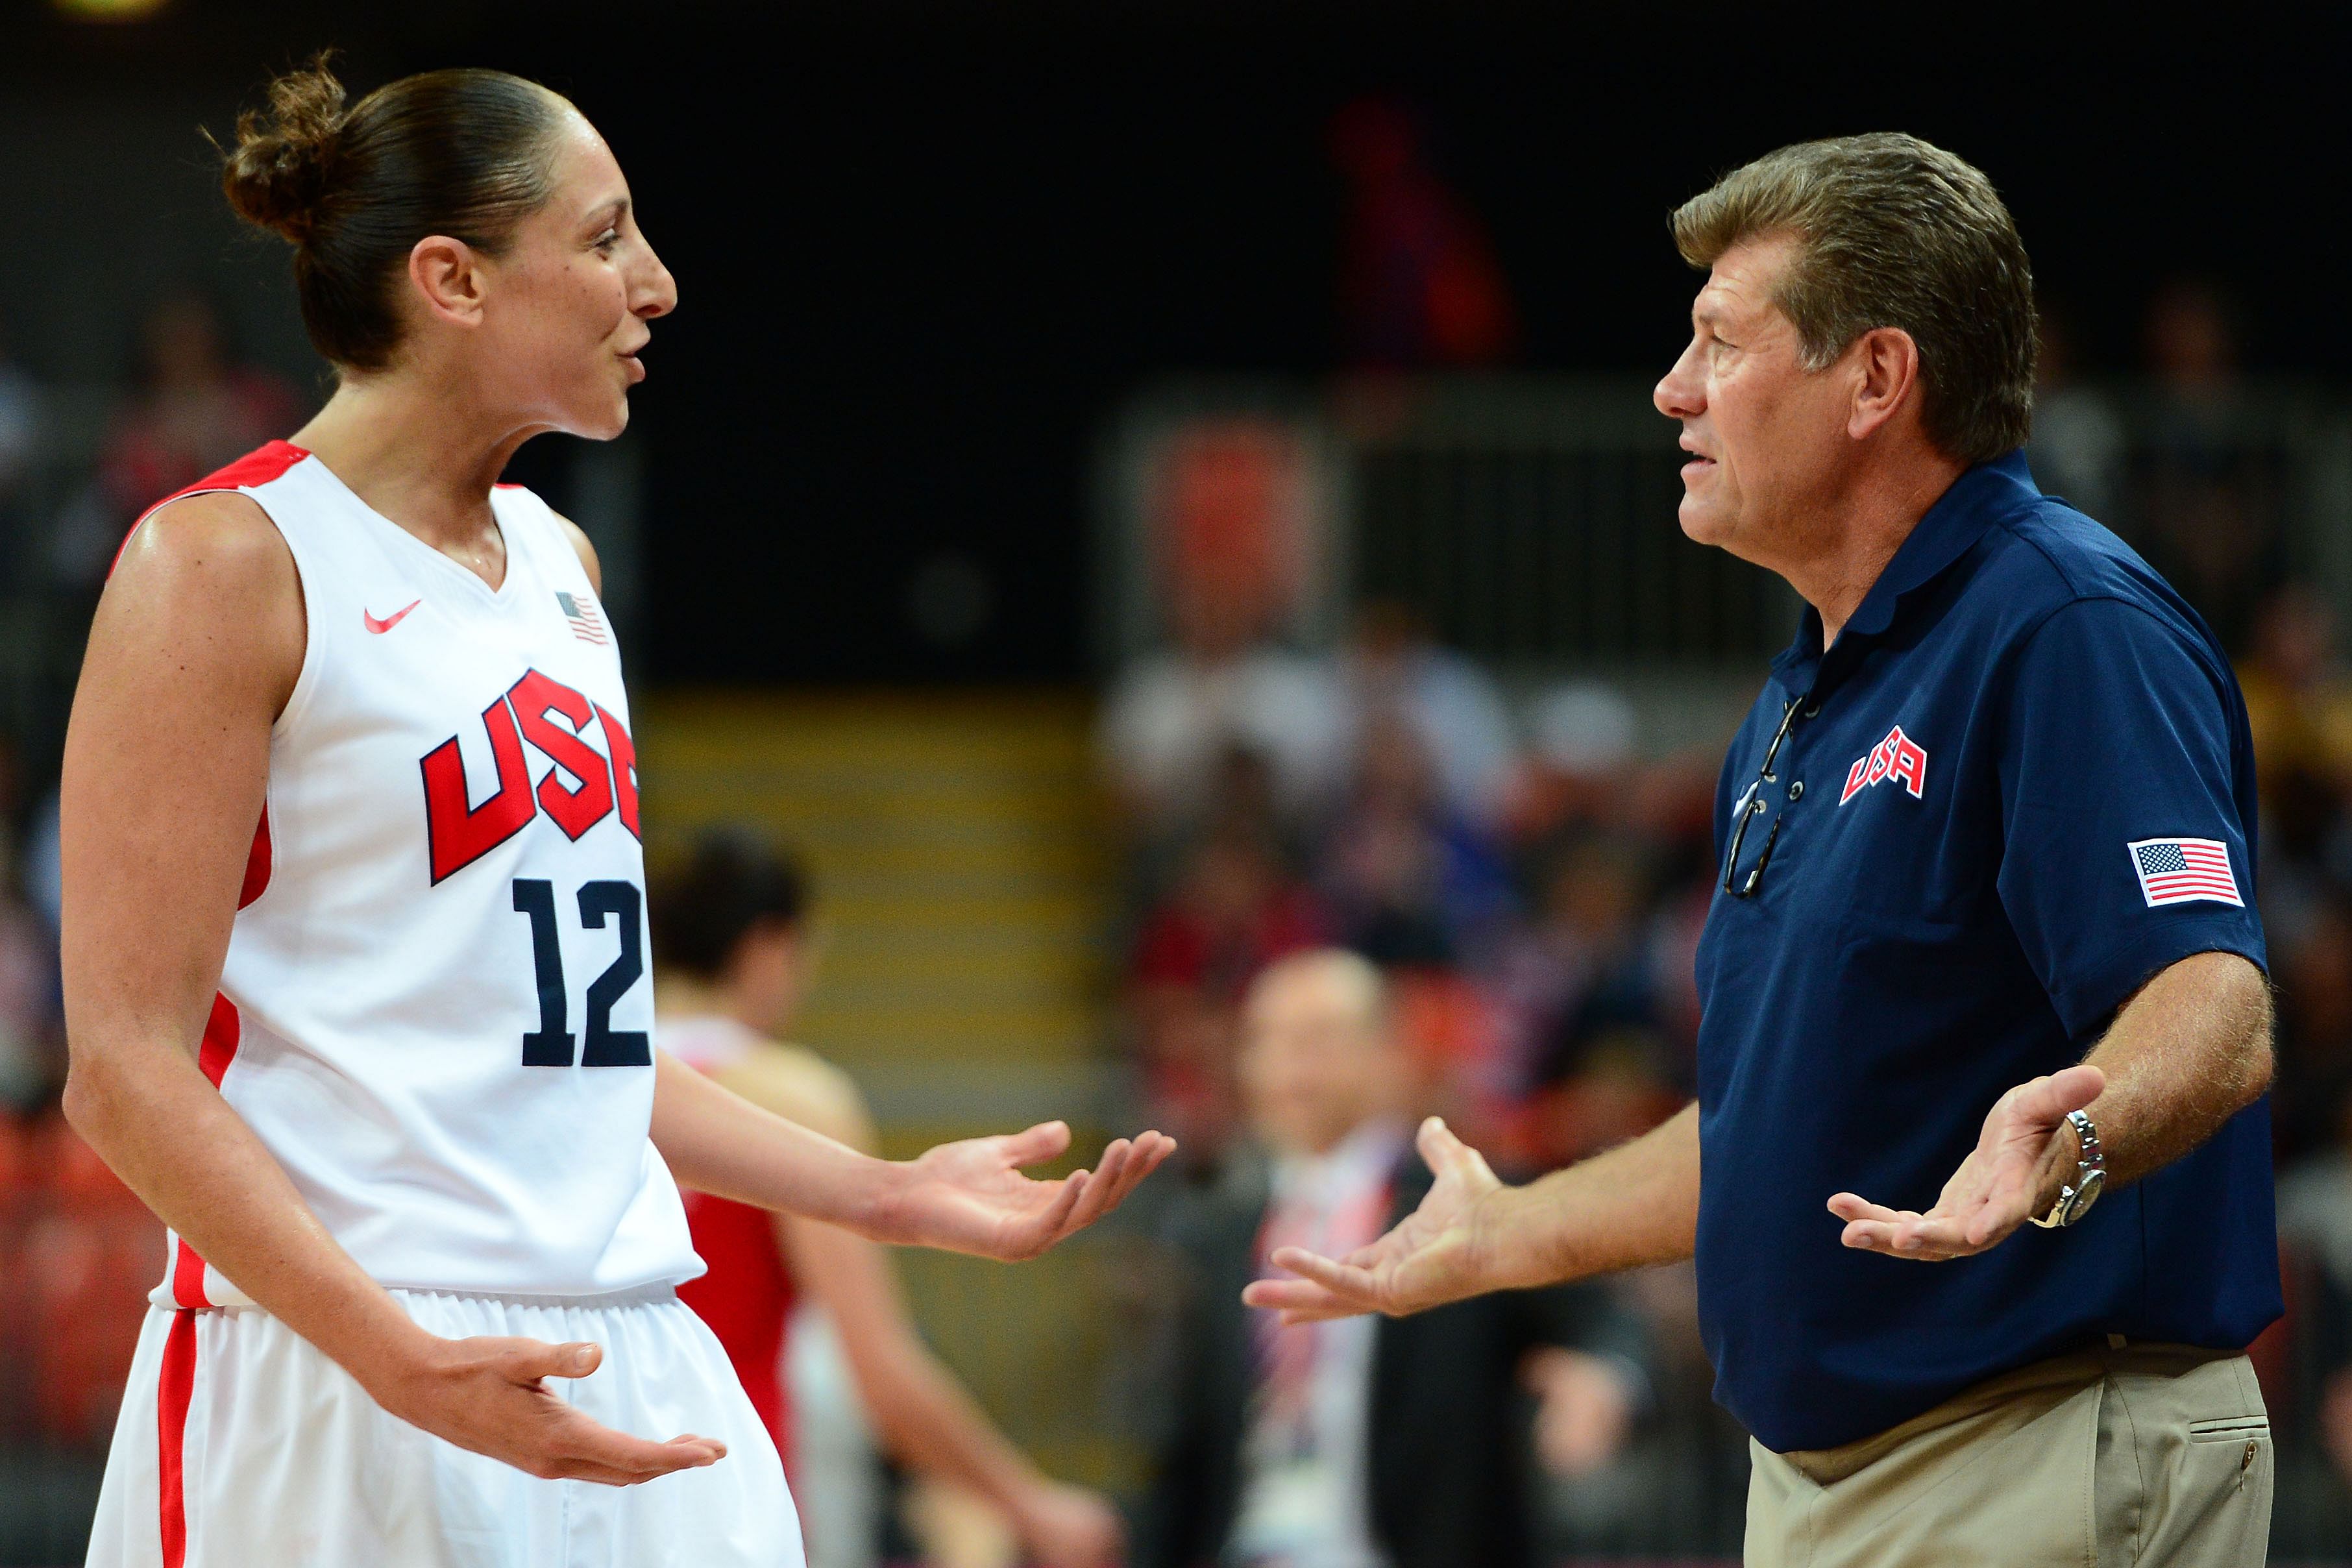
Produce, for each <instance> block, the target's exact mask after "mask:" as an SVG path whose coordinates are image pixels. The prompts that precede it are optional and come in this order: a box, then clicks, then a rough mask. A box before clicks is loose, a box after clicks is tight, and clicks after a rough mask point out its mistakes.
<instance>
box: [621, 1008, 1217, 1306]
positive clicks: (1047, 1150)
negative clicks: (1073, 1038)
mask: <svg viewBox="0 0 2352 1568" xmlns="http://www.w3.org/2000/svg"><path fill="white" fill-rule="evenodd" d="M654 1060H655V1071H656V1077H655V1079H654V1115H653V1141H654V1147H655V1148H656V1149H658V1150H659V1151H661V1156H662V1159H663V1160H664V1161H665V1162H667V1163H668V1165H669V1168H670V1173H672V1174H673V1175H675V1176H676V1177H677V1179H678V1180H679V1181H680V1182H682V1183H684V1184H686V1185H688V1186H689V1187H693V1188H695V1189H696V1190H698V1191H699V1192H706V1193H710V1194H715V1195H717V1196H719V1197H722V1198H732V1199H734V1200H735V1201H736V1202H737V1203H745V1204H751V1205H754V1206H756V1207H759V1208H765V1209H774V1210H776V1211H777V1212H779V1213H782V1214H795V1215H803V1216H805V1217H807V1218H810V1219H816V1220H823V1221H825V1222H826V1223H828V1224H831V1225H838V1226H845V1227H846V1228H848V1229H850V1230H853V1231H856V1233H857V1234H858V1235H860V1236H863V1237H869V1238H871V1239H873V1240H876V1241H888V1242H896V1243H900V1244H903V1245H909V1246H919V1247H941V1248H944V1249H946V1250H947V1251H950V1252H969V1253H972V1254H974V1255H976V1256H978V1257H982V1258H1000V1259H1004V1260H1007V1261H1011V1260H1015V1259H1019V1258H1034V1257H1036V1256H1037V1255H1038V1254H1039V1253H1041V1252H1044V1251H1045V1249H1046V1248H1048V1247H1052V1246H1053V1245H1054V1244H1055V1242H1057V1241H1059V1240H1061V1239H1062V1238H1063V1237H1066V1236H1068V1235H1070V1234H1071V1233H1073V1232H1075V1231H1078V1230H1082V1229H1084V1228H1085V1227H1086V1226H1089V1225H1092V1224H1093V1223H1094V1222H1095V1221H1097V1220H1098V1219H1100V1218H1101V1217H1102V1216H1103V1215H1107V1214H1108V1213H1109V1212H1110V1211H1111V1210H1112V1209H1114V1208H1117V1207H1118V1205H1119V1203H1120V1202H1121V1201H1122V1200H1123V1199H1125V1198H1126V1196H1127V1194H1129V1193H1130V1192H1132V1191H1133V1190H1134V1188H1135V1184H1137V1183H1139V1182H1140V1181H1142V1180H1143V1178H1144V1177H1146V1176H1148V1175H1150V1173H1152V1172H1153V1171H1154V1170H1155V1169H1157V1168H1158V1166H1159V1164H1160V1161H1162V1160H1164V1159H1166V1158H1167V1157H1168V1155H1169V1153H1170V1152H1171V1151H1173V1150H1174V1149H1175V1147H1176V1141H1175V1140H1174V1139H1172V1138H1169V1137H1165V1136H1163V1135H1162V1134H1160V1133H1158V1132H1146V1133H1144V1134H1142V1135H1141V1136H1140V1137H1138V1138H1135V1139H1133V1140H1129V1139H1126V1138H1118V1139H1114V1140H1112V1142H1111V1143H1110V1146H1109V1147H1108V1148H1106V1149H1105V1150H1104V1151H1103V1153H1102V1159H1101V1161H1100V1162H1099V1163H1097V1166H1096V1167H1095V1168H1094V1169H1093V1170H1091V1171H1089V1170H1085V1169H1080V1170H1077V1171H1074V1172H1072V1173H1070V1174H1068V1175H1066V1176H1064V1177H1061V1178H1060V1179H1058V1180H1055V1181H1047V1182H1040V1181H1033V1180H1031V1179H1030V1178H1029V1177H1027V1176H1024V1175H1023V1174H1022V1173H1021V1167H1023V1166H1024V1165H1034V1164H1037V1163H1040V1162H1042V1161H1046V1160H1051V1159H1053V1158H1055V1156H1057V1155H1059V1154H1060V1153H1061V1152H1063V1151H1064V1150H1065V1149H1067V1148H1068V1147H1069V1146H1070V1130H1069V1128H1068V1127H1067V1126H1066V1125H1064V1124H1063V1123H1062V1122H1059V1121H1046V1122H1041V1123H1039V1124H1038V1125H1037V1126H1034V1127H1032V1128H1030V1129H1029V1130H1028V1131H1024V1132H1015V1133H1012V1134H1009V1135H1006V1136H1003V1137H997V1138H968V1139H965V1140H964V1141H963V1142H958V1143H942V1144H940V1146H939V1147H938V1148H936V1149H933V1150H931V1151H929V1152H928V1153H925V1154H924V1155H922V1156H921V1157H920V1158H919V1159H915V1160H908V1161H892V1160H878V1159H876V1158H875V1157H874V1156H872V1155H870V1154H865V1153H861V1152H858V1151H857V1150H856V1149H853V1148H851V1147H849V1146H848V1145H847V1144H845V1143H844V1142H841V1141H840V1140H838V1139H835V1138H827V1137H825V1136H824V1134H823V1133H820V1132H815V1131H811V1130H810V1129H808V1128H806V1127H803V1126H802V1125H800V1124H799V1123H798V1122H795V1121H787V1120H786V1119H784V1118H783V1117H781V1116H778V1115H777V1114H776V1113H775V1112H773V1111H772V1110H766V1109H764V1108H762V1107H761V1106H757V1105H754V1104H752V1103H751V1101H750V1100H745V1099H744V1098H743V1097H742V1096H741V1095H740V1094H737V1093H735V1092H734V1091H733V1090H731V1089H726V1088H724V1087H723V1086H721V1085H719V1084H717V1083H714V1082H712V1081H711V1080H710V1079H708V1078H705V1077H704V1076H703V1075H702V1074H700V1073H698V1072H697V1071H695V1070H694V1069H693V1068H690V1067H688V1066H687V1065H686V1064H685V1063H684V1062H681V1061H679V1060H677V1058H674V1057H672V1056H670V1055H669V1054H668V1053H667V1052H665V1051H656V1052H655V1053H654Z"/></svg>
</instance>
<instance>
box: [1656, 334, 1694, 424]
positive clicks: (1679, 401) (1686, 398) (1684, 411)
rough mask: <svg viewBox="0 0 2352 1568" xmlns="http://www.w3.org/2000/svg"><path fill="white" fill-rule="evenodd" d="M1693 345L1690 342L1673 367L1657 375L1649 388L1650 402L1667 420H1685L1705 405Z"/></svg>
mask: <svg viewBox="0 0 2352 1568" xmlns="http://www.w3.org/2000/svg"><path fill="white" fill-rule="evenodd" d="M1697 347H1698V345H1697V344H1696V342H1694V343H1693V344H1692V345H1691V346H1690V347H1689V348H1686V349H1685V350H1684V351H1683V352H1682V357H1681V358H1679V359H1677V360H1675V363H1674V368H1673V369H1671V370H1669V371H1667V372H1666V374H1664V375H1663V376H1661V377H1660V378H1659V379H1658V384H1657V385H1656V386H1655V387H1654V388H1653V389H1652V390H1651V393H1650V402H1651V403H1652V405H1654V406H1655V407H1656V408H1657V411H1658V412H1659V413H1661V414H1663V415H1664V416H1666V417H1667V418H1669V419H1688V418H1690V417H1692V416H1694V415H1696V414H1699V413H1702V412H1704V411H1705V410H1706V392H1705V391H1704V389H1703V387H1702V385H1701V383H1700V381H1699V378H1698V376H1697V374H1696V373H1695V366H1694V356H1695V355H1696V352H1697Z"/></svg>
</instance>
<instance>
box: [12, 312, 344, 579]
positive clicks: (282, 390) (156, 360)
mask: <svg viewBox="0 0 2352 1568" xmlns="http://www.w3.org/2000/svg"><path fill="white" fill-rule="evenodd" d="M300 412H301V410H300V404H299V400H298V399H297V398H296V397H295V395H294V394H293V392H292V391H291V389H290V388H289V387H288V386H287V385H286V384H284V383H283V382H281V381H279V380H278V378H277V377H276V376H273V375H271V374H268V372H266V371H262V370H257V369H255V368H253V367H251V366H248V365H240V364H238V363H236V362H235V360H234V359H233V358H232V356H231V354H230V352H229V345H228V340H227V333H226V328H225V326H224V324H223V323H222V321H221V318H220V313H219V311H218V310H217V309H215V306H214V305H213V303H212V301H211V300H208V299H206V298H205V296H204V295H203V294H200V293H196V292H193V291H190V292H182V293H177V294H173V295H170V296H167V297H166V298H165V299H163V300H161V301H159V302H158V303H157V304H156V305H155V307H154V308H153V309H152V310H150V311H149V312H148V315H147V318H146V320H145V321H144V322H142V325H141V329H140V337H139V370H138V384H137V390H136V391H135V392H134V393H133V394H132V395H131V398H130V400H129V401H128V402H127V403H126V404H125V405H124V406H123V407H122V408H121V411H120V412H119V413H117V415H116V416H115V418H114V423H113V426H112V428H111V429H110V430H109V431H108V433H107V438H106V446H105V448H104V450H103V451H102V452H101V453H100V458H99V465H98V475H97V479H96V482H95V484H94V486H93V487H92V489H90V490H89V492H87V493H86V495H85V496H84V497H83V499H82V500H80V501H79V502H78V503H77V504H76V505H75V506H73V507H71V508H69V509H68V510H67V512H66V514H65V515H64V517H63V518H61V519H60V520H59V522H58V533H57V536H56V539H55V541H54V543H53V545H52V552H51V567H52V570H53V571H54V572H55V574H56V575H57V577H58V580H59V582H60V583H62V584H66V585H68V586H71V587H77V588H85V589H86V588H89V587H92V586H94V585H95V584H97V583H98V582H99V581H100V578H101V577H102V576H103V575H104V574H105V572H106V569H107V566H108V565H109V563H111V562H112V560H113V558H114V552H115V549H116V547H117V546H118V545H120V544H121V542H122V535H123V532H124V531H126V530H127V529H128V528H129V527H130V525H131V521H133V520H134V519H136V518H137V517H138V516H139V514H140V513H141V512H142V511H144V510H147V508H149V507H151V506H152V505H154V504H155V502H157V501H159V500H163V498H164V497H165V496H168V495H171V494H172V493H173V492H174V491H176V490H181V489H186V488H187V487H188V486H190V485H192V484H194V483H195V482H196V481H197V480H198V479H203V478H204V477H205V475H206V474H209V473H211V472H213V471H214V470H215V469H216V468H221V467H223V466H224V465H226V464H228V463H231V462H234V461H235V460H236V458H241V457H243V456H244V455H245V454H246V453H247V452H249V451H251V450H253V448H255V447H258V446H260V445H261V444H262V443H263V442H265V441H268V440H270V439H271V438H273V437H279V436H284V435H286V434H288V433H289V431H291V430H292V429H293V428H294V426H296V424H298V423H299V416H300Z"/></svg>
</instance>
